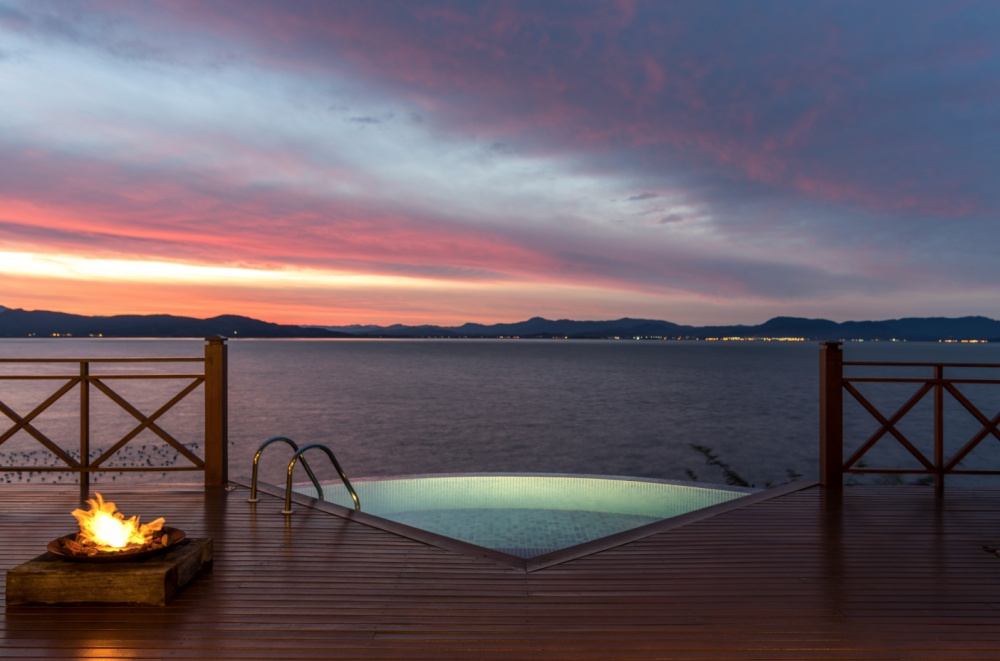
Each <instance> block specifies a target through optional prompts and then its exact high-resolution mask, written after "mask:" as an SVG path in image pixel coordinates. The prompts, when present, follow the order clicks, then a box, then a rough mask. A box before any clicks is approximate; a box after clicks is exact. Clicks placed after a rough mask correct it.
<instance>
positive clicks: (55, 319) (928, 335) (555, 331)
mask: <svg viewBox="0 0 1000 661" xmlns="http://www.w3.org/2000/svg"><path fill="white" fill-rule="evenodd" d="M53 336H63V337H65V336H72V337H212V336H222V337H229V338H233V339H238V338H349V337H355V338H358V337H361V338H365V337H367V338H374V337H385V338H404V337H448V338H489V337H521V338H552V337H565V338H571V339H599V338H626V339H632V338H640V339H647V338H649V339H654V338H655V339H659V338H668V339H692V340H693V339H710V338H734V337H738V338H746V339H779V338H798V339H805V340H905V341H910V342H920V341H925V342H934V341H938V340H987V341H990V342H1000V321H996V320H994V319H988V318H986V317H960V318H944V317H920V318H907V319H890V320H886V321H847V322H843V323H837V322H835V321H830V320H828V319H803V318H799V317H775V318H774V319H771V320H769V321H766V322H764V323H763V324H759V325H756V326H744V325H736V326H682V325H680V324H675V323H671V322H669V321H657V320H654V319H629V318H625V319H615V320H612V321H573V320H571V319H559V320H551V319H543V318H541V317H534V318H532V319H528V320H527V321H520V322H517V323H511V324H491V325H484V324H473V323H469V324H463V325H461V326H404V325H400V324H395V325H392V326H360V325H353V326H296V325H287V324H272V323H269V322H266V321H260V320H257V319H251V318H249V317H240V316H237V315H222V316H219V317H212V318H211V319H195V318H192V317H178V316H174V315H165V314H157V315H118V316H110V317H100V316H95V317H88V316H83V315H75V314H66V313H63V312H47V311H41V310H32V311H29V310H13V309H9V308H5V307H3V306H0V337H53Z"/></svg>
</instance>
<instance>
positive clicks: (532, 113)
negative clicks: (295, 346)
mask: <svg viewBox="0 0 1000 661" xmlns="http://www.w3.org/2000/svg"><path fill="white" fill-rule="evenodd" d="M997 35H1000V2H996V1H995V0H990V1H986V2H962V1H944V0H940V1H935V2H923V1H920V0H902V1H895V0H877V1H872V0H864V1H862V2H849V1H842V2H821V1H818V0H816V1H812V0H810V1H800V0H787V1H781V2H772V1H764V0H754V1H737V0H732V1H726V2H720V1H713V0H698V1H690V2H688V1H685V2H670V1H654V2H643V1H640V0H636V1H626V0H622V1H618V2H613V1H610V0H608V1H603V2H597V1H587V0H574V1H566V2H564V1H559V0H544V1H542V0H536V1H530V2H517V1H504V2H474V1H471V0H456V1H453V2H424V1H418V0H413V1H408V2H390V1H385V0H378V1H372V0H357V1H347V0H314V1H309V0H280V1H279V0H274V1H269V0H205V1H202V2H194V1H183V0H159V1H157V2H152V1H141V0H136V1H133V2H122V1H120V0H60V1H53V2H49V1H47V0H0V283H2V286H0V305H3V306H6V307H9V308H16V307H21V308H25V309H47V310H59V311H65V312H74V313H80V314H124V313H137V314H147V313H154V312H165V313H172V314H180V315H189V316H196V317H210V316H215V315H218V314H224V313H231V314H242V315H247V316H252V317H257V318H261V319H265V320H268V321H275V322H280V323H305V324H326V325H339V324H350V323H377V324H389V323H395V322H400V323H409V324H414V323H436V324H448V325H450V324H459V323H462V322H466V321H477V322H485V323H491V322H500V321H518V320H521V319H526V318H528V317H532V316H536V315H538V316H546V317H550V318H573V319H613V318H618V317H623V316H631V317H647V318H656V319H666V320H669V321H674V322H677V323H685V324H713V323H760V322H763V321H765V320H766V319H768V318H770V317H773V316H777V315H791V316H802V317H824V318H828V319H833V320H835V321H846V320H852V319H853V320H857V319H890V318H896V317H906V316H949V317H952V316H964V315H985V316H988V317H992V318H1000V294H998V292H1000V253H998V247H1000V39H998V38H997Z"/></svg>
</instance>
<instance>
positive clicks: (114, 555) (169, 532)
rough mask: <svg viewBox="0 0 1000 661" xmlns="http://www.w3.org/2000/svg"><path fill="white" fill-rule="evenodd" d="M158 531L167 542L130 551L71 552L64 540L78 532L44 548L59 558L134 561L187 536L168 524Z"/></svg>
mask: <svg viewBox="0 0 1000 661" xmlns="http://www.w3.org/2000/svg"><path fill="white" fill-rule="evenodd" d="M160 533H162V534H163V535H166V536H167V543H166V544H164V545H163V546H158V547H156V548H138V549H133V550H131V551H108V552H99V553H97V554H95V555H83V554H80V553H73V552H72V551H70V550H69V548H68V547H67V546H66V542H73V541H76V536H77V534H78V533H72V534H69V535H63V536H62V537H60V538H58V539H53V540H52V541H51V542H49V543H48V545H47V546H46V548H47V549H48V550H49V551H50V552H52V553H54V554H56V555H57V556H59V557H60V558H65V559H67V560H71V561H73V562H135V561H137V560H143V559H145V558H150V557H153V556H155V555H159V554H161V553H164V552H166V551H167V550H169V549H171V548H173V547H175V546H176V545H177V544H180V543H181V542H182V541H184V539H185V538H186V537H187V535H186V534H185V533H184V531H183V530H180V529H179V528H170V527H168V526H163V528H161V529H160Z"/></svg>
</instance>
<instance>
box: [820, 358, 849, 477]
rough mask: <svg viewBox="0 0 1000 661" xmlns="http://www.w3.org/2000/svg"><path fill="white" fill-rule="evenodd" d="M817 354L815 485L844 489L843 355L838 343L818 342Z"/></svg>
mask: <svg viewBox="0 0 1000 661" xmlns="http://www.w3.org/2000/svg"><path fill="white" fill-rule="evenodd" d="M821 344H822V348H821V349H820V354H819V481H820V484H822V485H823V486H824V487H826V488H828V489H832V490H835V491H840V490H841V489H843V488H844V386H843V378H844V354H843V353H842V352H841V350H840V345H841V344H842V342H822V343H821Z"/></svg>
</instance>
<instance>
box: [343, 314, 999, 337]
mask: <svg viewBox="0 0 1000 661" xmlns="http://www.w3.org/2000/svg"><path fill="white" fill-rule="evenodd" d="M324 328H327V329H328V330H335V331H339V332H342V333H348V334H350V335H353V336H355V337H522V338H533V337H537V338H543V337H566V338H570V339H592V338H642V339H645V338H651V339H652V338H657V339H658V338H670V339H709V338H734V337H739V338H746V339H766V338H770V339H777V338H797V339H806V340H905V341H911V342H918V341H938V340H987V341H1000V321H996V320H993V319H988V318H986V317H961V318H957V319H947V318H944V317H924V318H909V319H890V320H887V321H847V322H843V323H837V322H835V321H830V320H829V319H803V318H799V317H775V318H774V319H771V320H769V321H766V322H764V323H763V324H759V325H756V326H744V325H736V326H682V325H680V324H675V323H672V322H669V321H657V320H655V319H629V318H625V319H615V320H613V321H573V320H570V319H560V320H557V321H553V320H551V319H543V318H542V317H534V318H532V319H529V320H527V321H521V322H517V323H513V324H492V325H483V324H472V323H470V324H464V325H462V326H403V325H399V324H397V325H393V326H326V327H324Z"/></svg>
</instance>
